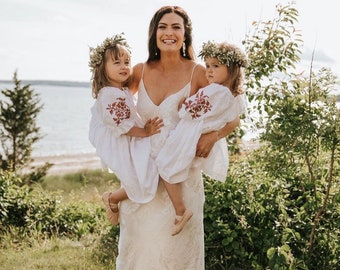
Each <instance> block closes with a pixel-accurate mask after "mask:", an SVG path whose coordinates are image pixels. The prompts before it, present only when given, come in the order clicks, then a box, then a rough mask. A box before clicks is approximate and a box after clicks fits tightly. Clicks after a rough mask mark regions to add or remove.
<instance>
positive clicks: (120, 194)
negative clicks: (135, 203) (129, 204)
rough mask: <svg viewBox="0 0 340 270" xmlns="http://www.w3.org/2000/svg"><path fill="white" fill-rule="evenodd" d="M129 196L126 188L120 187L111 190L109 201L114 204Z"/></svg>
mask: <svg viewBox="0 0 340 270" xmlns="http://www.w3.org/2000/svg"><path fill="white" fill-rule="evenodd" d="M127 198H128V196H127V194H126V191H125V189H124V188H122V187H121V188H119V189H117V190H116V191H113V192H110V196H109V202H110V203H113V204H118V203H119V202H121V201H124V200H126V199H127Z"/></svg>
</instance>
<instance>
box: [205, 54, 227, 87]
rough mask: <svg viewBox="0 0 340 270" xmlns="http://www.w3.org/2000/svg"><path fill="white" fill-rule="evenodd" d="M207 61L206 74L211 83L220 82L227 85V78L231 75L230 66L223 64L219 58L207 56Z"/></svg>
mask: <svg viewBox="0 0 340 270" xmlns="http://www.w3.org/2000/svg"><path fill="white" fill-rule="evenodd" d="M204 61H205V67H206V71H205V76H206V77H207V80H208V82H209V84H211V83H218V84H222V85H224V86H227V85H226V84H227V79H228V77H229V72H228V68H227V67H226V66H225V65H223V64H221V63H220V62H219V61H218V59H217V58H213V57H206V58H205V59H204Z"/></svg>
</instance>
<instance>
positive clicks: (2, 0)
mask: <svg viewBox="0 0 340 270" xmlns="http://www.w3.org/2000/svg"><path fill="white" fill-rule="evenodd" d="M277 3H282V4H287V3H289V1H285V0H281V1H279V0H277V1H276V0H234V1H230V0H186V1H184V0H182V1H178V0H177V1H173V0H172V1H169V0H167V1H166V0H144V1H142V0H96V1H94V0H0V7H1V8H0V80H11V79H12V77H13V74H14V71H15V70H17V72H18V78H19V79H20V80H60V81H64V80H67V81H82V82H87V81H90V79H91V74H90V70H89V67H88V59H89V47H95V46H97V45H99V44H100V43H101V42H102V41H103V40H104V39H105V38H106V37H110V36H113V35H115V34H117V33H121V32H124V33H125V36H126V38H127V41H128V43H129V44H130V46H131V48H132V64H136V63H139V62H144V61H145V60H146V58H147V35H148V26H149V22H150V20H151V18H152V16H153V14H154V13H155V11H156V10H158V9H159V8H160V7H162V6H164V5H178V6H181V7H182V8H184V9H185V10H186V11H187V13H188V14H189V16H190V18H191V20H192V24H193V40H194V49H195V51H196V53H198V52H199V50H200V48H201V46H202V43H203V42H206V41H207V40H214V41H218V42H219V41H228V42H230V43H234V44H237V45H239V46H241V47H242V45H241V42H242V40H243V39H244V38H245V36H246V34H247V33H249V32H250V31H251V30H252V29H253V28H252V22H253V21H259V20H263V21H267V20H269V19H272V18H275V14H276V12H275V5H276V4H277ZM294 7H295V8H297V9H298V11H299V22H298V24H297V25H296V28H297V29H299V30H301V34H302V39H303V41H304V45H303V47H302V48H301V50H302V52H303V55H302V61H301V63H302V64H303V65H304V66H305V67H306V70H308V69H309V65H310V61H311V55H312V51H314V62H313V66H314V67H315V68H319V67H328V68H331V69H332V71H333V72H334V73H335V74H336V75H337V76H338V77H340V46H339V45H340V41H339V39H338V31H339V30H338V27H339V25H340V16H339V7H340V3H338V1H336V0H323V1H311V0H296V4H295V5H294ZM302 68H303V67H302Z"/></svg>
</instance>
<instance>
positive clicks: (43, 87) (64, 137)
mask: <svg viewBox="0 0 340 270" xmlns="http://www.w3.org/2000/svg"><path fill="white" fill-rule="evenodd" d="M27 84H29V85H30V87H31V89H33V90H34V92H36V93H37V94H39V97H40V100H41V104H42V105H43V108H42V110H41V112H40V113H39V114H38V116H37V119H36V120H37V125H38V127H40V134H41V135H42V136H43V138H42V139H40V140H39V141H37V142H36V143H35V144H34V145H33V146H34V148H33V152H32V157H46V156H63V155H81V154H92V153H95V149H94V148H93V146H92V145H91V143H90V142H89V139H88V132H89V122H90V117H91V115H90V109H91V106H92V105H93V103H94V98H93V97H92V92H91V86H90V83H86V82H63V81H22V82H21V86H24V85H27ZM13 88H14V84H13V82H10V81H0V89H13Z"/></svg>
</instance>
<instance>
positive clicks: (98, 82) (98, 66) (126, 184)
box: [89, 34, 163, 225]
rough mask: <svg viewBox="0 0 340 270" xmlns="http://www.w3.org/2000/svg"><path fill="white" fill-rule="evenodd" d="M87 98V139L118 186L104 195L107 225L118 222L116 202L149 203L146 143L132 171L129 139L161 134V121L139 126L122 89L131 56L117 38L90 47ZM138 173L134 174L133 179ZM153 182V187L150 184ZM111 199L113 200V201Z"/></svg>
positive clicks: (153, 176) (152, 176) (152, 172)
mask: <svg viewBox="0 0 340 270" xmlns="http://www.w3.org/2000/svg"><path fill="white" fill-rule="evenodd" d="M89 66H90V68H91V71H92V94H93V97H94V98H95V99H96V101H95V103H94V105H93V107H92V108H91V113H92V117H91V122H90V127H89V139H90V142H91V143H92V145H93V146H94V147H95V148H96V153H97V155H98V156H99V157H100V159H101V162H102V164H103V167H106V168H109V169H110V170H111V171H112V172H113V173H115V174H116V176H117V177H118V178H119V179H120V181H121V184H122V187H121V188H120V189H118V190H116V191H115V192H105V193H104V194H103V197H102V198H103V201H104V204H105V208H106V215H107V217H108V219H109V221H110V222H111V223H112V224H114V225H115V224H117V223H118V202H119V201H121V200H123V199H126V198H128V197H129V198H130V199H131V200H133V201H136V202H139V203H145V202H147V201H150V200H151V199H152V198H153V196H154V194H155V192H156V188H157V183H158V180H159V175H158V172H157V169H156V166H155V164H154V161H153V160H151V159H150V158H149V156H150V155H149V153H148V152H150V143H148V142H147V141H145V142H144V141H143V143H140V144H139V145H140V155H139V156H138V158H139V163H140V164H139V166H141V167H143V168H144V169H142V170H141V171H138V172H136V170H135V168H136V167H135V165H136V164H134V163H133V160H132V158H131V154H130V143H131V137H139V138H140V139H141V138H143V140H148V139H149V138H148V136H151V135H153V134H157V133H159V132H160V128H161V127H162V126H163V123H162V121H161V120H160V119H158V118H154V119H150V120H149V121H147V122H146V124H145V125H144V126H143V124H142V123H141V120H140V118H139V117H138V115H137V112H136V110H135V104H134V100H133V96H132V95H131V93H130V91H129V90H128V89H127V88H126V87H125V85H126V84H127V82H128V80H129V78H130V75H131V66H130V51H129V47H128V45H127V43H126V41H125V39H124V37H123V36H122V34H120V35H116V36H114V37H113V38H106V39H105V40H104V42H103V43H102V44H101V45H100V46H98V47H97V48H90V61H89ZM137 173H138V174H137ZM150 182H151V183H152V185H151V184H150ZM113 198H114V199H113Z"/></svg>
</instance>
